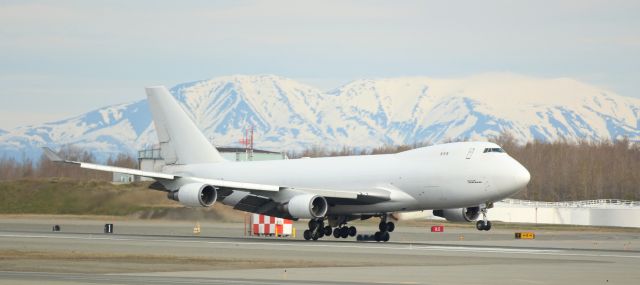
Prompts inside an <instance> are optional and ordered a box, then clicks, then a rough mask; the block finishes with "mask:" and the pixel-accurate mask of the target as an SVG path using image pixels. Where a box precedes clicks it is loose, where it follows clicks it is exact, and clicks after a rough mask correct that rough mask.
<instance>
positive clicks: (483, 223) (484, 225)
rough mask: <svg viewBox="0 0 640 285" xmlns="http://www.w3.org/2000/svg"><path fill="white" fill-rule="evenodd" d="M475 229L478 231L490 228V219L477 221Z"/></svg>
mask: <svg viewBox="0 0 640 285" xmlns="http://www.w3.org/2000/svg"><path fill="white" fill-rule="evenodd" d="M476 229H478V230H479V231H488V230H490V229H491V221H477V222H476Z"/></svg>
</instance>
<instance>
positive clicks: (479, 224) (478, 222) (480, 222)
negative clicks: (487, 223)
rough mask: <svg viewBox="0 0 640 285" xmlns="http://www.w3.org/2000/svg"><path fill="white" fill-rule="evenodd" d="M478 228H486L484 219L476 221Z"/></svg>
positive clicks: (480, 229)
mask: <svg viewBox="0 0 640 285" xmlns="http://www.w3.org/2000/svg"><path fill="white" fill-rule="evenodd" d="M476 229H478V230H479V231H482V230H484V223H483V222H482V221H477V222H476Z"/></svg>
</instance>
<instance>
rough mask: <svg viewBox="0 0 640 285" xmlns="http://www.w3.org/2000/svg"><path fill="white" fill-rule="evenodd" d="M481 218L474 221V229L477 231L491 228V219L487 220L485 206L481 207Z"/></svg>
mask: <svg viewBox="0 0 640 285" xmlns="http://www.w3.org/2000/svg"><path fill="white" fill-rule="evenodd" d="M480 212H481V213H482V220H480V221H477V222H476V229H478V230H479V231H488V230H490V229H491V221H489V220H487V207H481V208H480Z"/></svg>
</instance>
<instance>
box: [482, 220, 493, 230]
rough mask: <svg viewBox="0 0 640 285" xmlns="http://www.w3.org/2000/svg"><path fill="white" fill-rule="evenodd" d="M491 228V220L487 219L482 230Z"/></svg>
mask: <svg viewBox="0 0 640 285" xmlns="http://www.w3.org/2000/svg"><path fill="white" fill-rule="evenodd" d="M490 229H491V221H487V224H486V225H484V230H485V231H489V230H490Z"/></svg>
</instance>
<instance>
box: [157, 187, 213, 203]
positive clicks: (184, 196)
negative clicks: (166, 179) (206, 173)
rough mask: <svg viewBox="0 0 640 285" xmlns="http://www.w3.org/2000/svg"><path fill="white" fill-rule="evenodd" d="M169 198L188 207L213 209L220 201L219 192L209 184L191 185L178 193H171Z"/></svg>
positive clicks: (181, 188) (182, 188)
mask: <svg viewBox="0 0 640 285" xmlns="http://www.w3.org/2000/svg"><path fill="white" fill-rule="evenodd" d="M167 197H168V198H169V199H171V200H175V201H178V202H180V203H181V204H183V205H185V206H187V207H194V208H196V207H211V205H213V203H215V202H216V200H217V199H218V191H217V190H216V188H215V187H213V186H211V185H208V184H202V183H189V184H185V185H183V186H182V187H180V189H178V191H174V192H169V194H168V195H167Z"/></svg>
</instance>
